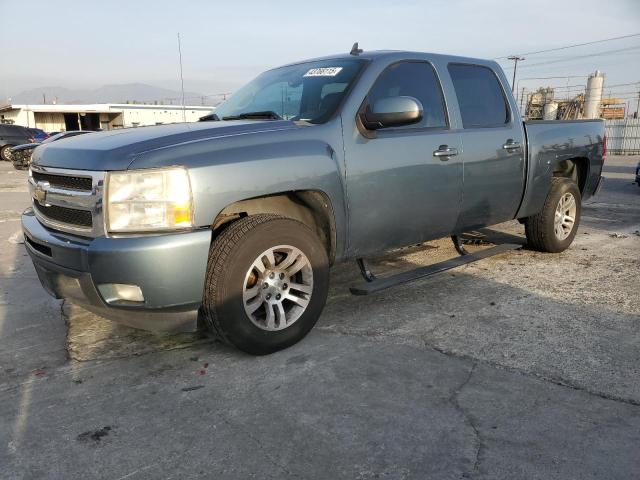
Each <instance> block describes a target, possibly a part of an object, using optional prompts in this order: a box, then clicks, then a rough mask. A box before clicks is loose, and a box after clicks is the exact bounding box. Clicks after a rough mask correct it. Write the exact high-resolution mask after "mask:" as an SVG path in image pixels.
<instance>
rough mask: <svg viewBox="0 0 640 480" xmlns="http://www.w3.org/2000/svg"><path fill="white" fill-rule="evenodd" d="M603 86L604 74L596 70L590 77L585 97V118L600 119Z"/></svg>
mask: <svg viewBox="0 0 640 480" xmlns="http://www.w3.org/2000/svg"><path fill="white" fill-rule="evenodd" d="M603 86H604V74H603V73H602V72H601V71H600V70H596V72H595V73H593V74H591V75H589V79H588V80H587V91H586V93H585V96H584V118H600V102H601V100H602V87H603Z"/></svg>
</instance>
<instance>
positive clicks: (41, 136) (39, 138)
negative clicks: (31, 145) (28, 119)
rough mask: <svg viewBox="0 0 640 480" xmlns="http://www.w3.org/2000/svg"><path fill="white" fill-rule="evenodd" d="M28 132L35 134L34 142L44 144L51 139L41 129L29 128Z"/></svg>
mask: <svg viewBox="0 0 640 480" xmlns="http://www.w3.org/2000/svg"><path fill="white" fill-rule="evenodd" d="M27 130H29V131H30V132H31V133H32V134H33V140H34V141H36V142H42V141H44V140H46V139H47V138H49V137H50V134H49V133H47V132H45V131H44V130H40V129H39V128H28V127H27Z"/></svg>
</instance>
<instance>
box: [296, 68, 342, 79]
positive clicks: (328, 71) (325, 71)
mask: <svg viewBox="0 0 640 480" xmlns="http://www.w3.org/2000/svg"><path fill="white" fill-rule="evenodd" d="M341 70H342V67H323V68H312V69H311V70H309V71H308V72H307V73H305V74H304V75H303V76H305V77H335V76H336V75H337V74H339V73H340V71H341Z"/></svg>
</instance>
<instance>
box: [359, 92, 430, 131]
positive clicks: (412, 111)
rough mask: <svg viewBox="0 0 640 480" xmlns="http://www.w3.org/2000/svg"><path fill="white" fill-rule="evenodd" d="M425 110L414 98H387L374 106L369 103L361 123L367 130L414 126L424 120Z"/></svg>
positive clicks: (362, 115)
mask: <svg viewBox="0 0 640 480" xmlns="http://www.w3.org/2000/svg"><path fill="white" fill-rule="evenodd" d="M423 115H424V109H423V108H422V104H421V103H420V101H419V100H418V99H416V98H414V97H404V96H399V97H385V98H381V99H379V100H377V101H376V102H375V103H374V104H373V106H372V105H371V104H369V103H368V102H367V104H366V106H365V108H364V111H363V112H362V113H360V121H361V122H362V125H363V126H364V127H365V128H366V129H367V130H378V129H380V128H388V127H400V126H403V125H412V124H414V123H418V122H420V121H421V120H422V117H423Z"/></svg>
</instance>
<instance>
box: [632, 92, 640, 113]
mask: <svg viewBox="0 0 640 480" xmlns="http://www.w3.org/2000/svg"><path fill="white" fill-rule="evenodd" d="M638 117H640V90H638V104H637V105H636V115H635V117H633V118H638Z"/></svg>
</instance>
